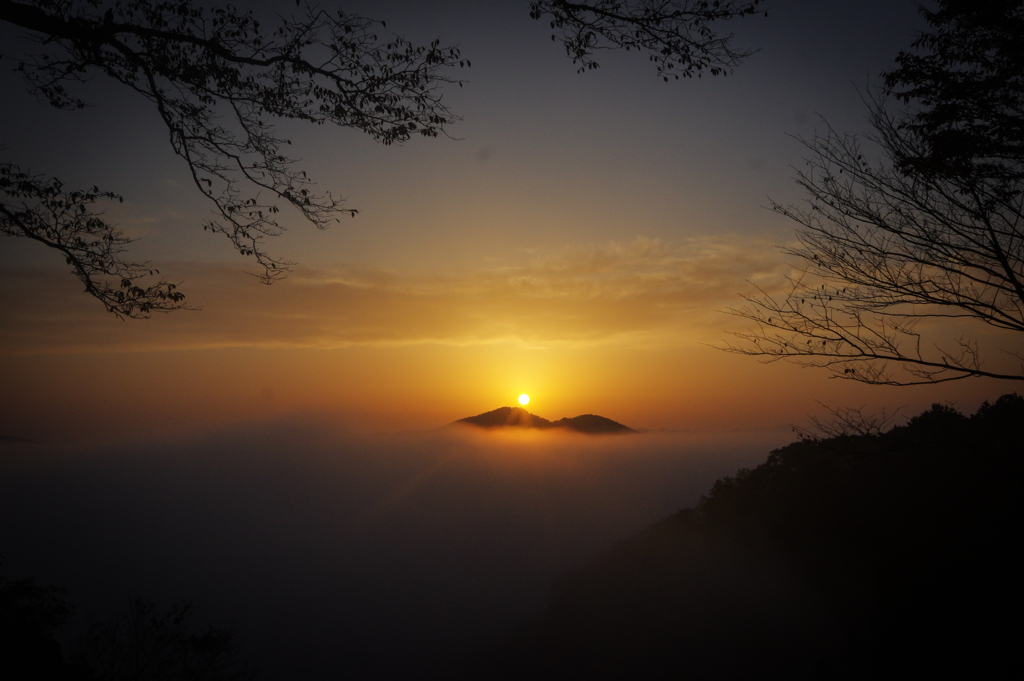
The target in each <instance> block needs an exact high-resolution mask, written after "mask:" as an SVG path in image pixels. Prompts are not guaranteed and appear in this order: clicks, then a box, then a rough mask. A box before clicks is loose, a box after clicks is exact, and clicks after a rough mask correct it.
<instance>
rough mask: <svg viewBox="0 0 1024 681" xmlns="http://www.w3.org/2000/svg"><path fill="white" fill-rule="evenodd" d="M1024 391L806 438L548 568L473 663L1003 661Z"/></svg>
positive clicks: (929, 667)
mask: <svg viewBox="0 0 1024 681" xmlns="http://www.w3.org/2000/svg"><path fill="white" fill-rule="evenodd" d="M1022 436H1024V399H1022V398H1021V397H1020V396H1018V395H1005V396H1003V397H1001V398H1000V399H999V400H998V401H996V402H995V403H994V404H988V403H986V404H984V405H982V407H981V408H980V409H979V410H978V412H977V413H976V414H974V415H973V416H971V417H970V418H968V417H965V416H963V415H962V414H960V413H959V412H957V411H956V410H955V409H952V408H951V407H947V406H942V405H935V406H933V407H932V408H931V409H929V410H928V411H926V412H924V413H922V414H920V415H919V416H917V417H915V418H913V419H911V420H910V421H909V422H908V423H907V424H906V425H904V426H900V427H896V428H893V429H891V430H889V431H888V432H886V433H884V434H881V435H873V436H840V437H835V438H829V439H822V440H818V441H809V440H804V441H799V442H795V443H793V444H791V445H788V446H787V447H783V448H782V449H779V450H776V451H773V452H772V453H771V455H770V456H769V457H768V459H767V461H766V462H765V463H764V464H762V465H760V466H758V467H756V468H754V469H752V470H740V471H739V472H737V473H736V474H735V475H733V476H731V477H727V478H724V479H721V480H719V481H718V482H716V483H715V484H714V486H713V487H712V489H711V490H710V491H709V493H708V494H707V495H706V496H705V497H703V498H702V499H701V500H700V502H699V503H698V504H697V506H696V507H695V508H692V509H687V510H684V511H680V512H679V513H678V514H676V515H674V516H672V517H670V518H667V519H665V520H663V521H661V522H659V523H657V524H656V525H654V526H653V527H651V528H650V529H648V530H647V531H645V532H644V533H642V534H640V535H637V536H634V537H632V538H630V539H628V540H626V541H624V542H622V543H621V544H620V545H618V546H616V547H615V548H614V549H613V550H612V551H610V552H609V553H607V554H605V555H603V556H600V557H598V558H597V559H595V560H593V561H592V562H591V563H590V564H588V565H587V566H585V567H584V568H583V569H582V570H580V571H579V572H576V573H573V574H569V575H566V576H565V577H564V578H563V579H562V580H560V582H559V583H558V584H557V585H556V589H555V593H554V596H553V598H552V600H551V602H550V605H549V607H548V610H547V612H546V613H545V614H544V616H543V617H542V618H541V619H540V620H539V621H537V622H535V623H533V624H532V625H530V626H528V627H526V628H525V629H524V630H523V631H522V632H521V633H520V634H519V636H518V637H517V638H515V639H513V640H511V641H510V642H508V643H507V644H506V645H505V646H503V647H501V648H499V649H497V650H495V651H492V652H491V653H490V654H489V655H487V656H484V657H482V658H480V659H478V660H476V661H475V664H473V665H470V666H469V667H468V668H467V670H464V671H465V677H466V678H471V677H473V676H474V675H475V674H479V673H481V672H482V671H486V673H487V674H488V675H489V677H490V678H524V677H526V676H527V675H529V676H530V677H538V678H550V679H566V678H570V679H572V678H581V679H582V678H588V679H594V678H597V679H613V678H669V677H671V678H677V677H678V676H679V675H680V673H681V672H682V671H683V670H685V672H686V675H687V676H690V677H693V678H749V677H752V676H754V675H757V676H765V675H767V676H775V675H777V674H778V675H782V674H785V675H786V676H787V677H797V678H811V677H814V678H868V677H871V678H879V677H888V676H894V675H899V674H914V675H929V674H932V673H938V672H940V671H942V672H944V673H947V674H948V673H953V674H958V673H962V674H968V673H970V674H973V675H979V676H1000V675H1005V674H1007V673H1011V674H1012V669H1013V668H1018V669H1019V667H1020V662H1019V660H1018V659H1017V656H1016V653H1015V650H1016V643H1015V639H1014V637H1015V633H1016V630H1015V628H1014V627H1013V626H1012V624H1007V620H1006V619H1005V618H1004V617H1003V615H1005V609H1006V607H1007V603H1008V601H1007V598H1009V594H1011V593H1014V592H1015V591H1016V589H1017V581H1018V575H1017V574H1016V573H1017V570H1016V560H1015V559H1014V558H1013V556H1015V554H1016V547H1015V545H1014V542H1013V540H1012V537H1013V536H1014V533H1015V527H1016V518H1017V517H1018V514H1019V511H1020V502H1019V494H1018V490H1019V487H1020V484H1021V475H1020V473H1021V471H1020V442H1021V438H1022Z"/></svg>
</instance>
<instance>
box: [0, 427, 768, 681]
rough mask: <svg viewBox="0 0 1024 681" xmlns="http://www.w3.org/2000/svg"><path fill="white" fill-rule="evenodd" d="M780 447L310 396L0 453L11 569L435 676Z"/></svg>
mask: <svg viewBox="0 0 1024 681" xmlns="http://www.w3.org/2000/svg"><path fill="white" fill-rule="evenodd" d="M766 449H767V447H765V446H763V445H757V444H752V443H751V442H744V441H738V440H728V439H723V438H722V437H721V436H719V437H718V439H711V440H709V439H707V438H705V439H703V440H700V439H694V437H692V436H683V435H667V434H645V435H637V436H629V437H619V438H593V437H586V436H573V435H562V436H557V435H554V434H548V433H519V434H511V435H509V436H507V437H503V436H500V435H496V434H492V433H486V432H481V433H476V432H464V431H462V430H461V429H456V430H442V431H435V432H432V433H425V434H416V435H402V436H377V437H365V436H358V435H353V434H352V433H349V432H345V431H344V430H339V429H338V428H337V427H336V426H334V425H332V424H330V423H324V422H322V421H318V420H317V419H316V418H313V417H295V418H290V419H286V420H279V421H277V422H274V423H269V424H267V423H264V424H249V425H246V426H244V427H236V428H232V429H229V430H222V431H220V432H216V433H212V434H205V435H199V436H192V437H189V438H181V439H178V440H177V441H175V442H162V441H140V442H136V443H134V444H131V445H122V446H118V447H104V448H101V449H84V448H77V447H71V448H63V449H61V448H51V447H46V446H42V445H39V446H33V445H30V446H26V447H16V448H14V449H8V450H5V451H4V456H3V457H0V517H2V518H4V519H5V525H4V545H3V547H2V548H3V552H4V554H5V557H6V558H7V564H6V565H5V566H4V570H5V573H6V574H8V575H9V576H21V575H25V574H31V575H34V576H36V577H38V578H40V579H41V580H42V581H44V582H47V583H55V584H57V585H60V586H63V587H66V588H67V589H68V598H69V599H70V600H72V601H73V602H74V603H75V604H76V605H77V606H78V607H79V610H80V612H83V613H85V614H87V615H91V616H94V617H103V616H104V609H105V608H109V607H111V606H115V605H117V604H118V603H121V602H123V601H124V598H125V594H126V593H131V594H136V595H141V596H144V597H146V598H150V599H156V600H158V601H160V602H162V603H164V604H167V603H169V602H170V601H171V600H172V599H174V598H185V599H189V600H191V601H192V602H194V603H195V604H196V605H197V606H198V608H199V614H200V615H201V616H202V617H203V618H209V619H210V620H212V621H213V622H214V623H217V624H229V623H233V624H234V625H235V626H236V628H237V630H238V633H239V634H240V636H241V642H242V645H243V653H244V654H245V656H246V658H247V659H249V661H251V662H253V663H254V664H256V666H257V668H258V670H259V672H260V676H261V677H262V678H336V677H338V676H351V677H353V678H423V677H425V676H426V674H425V673H424V672H425V670H427V669H429V668H430V667H431V666H432V665H436V664H441V663H443V662H444V658H445V655H446V654H453V655H458V654H462V653H465V652H467V651H469V650H471V649H472V648H473V647H474V646H476V645H479V644H481V643H485V642H486V641H487V640H489V639H493V638H496V637H499V636H501V635H502V634H503V633H504V632H506V631H508V630H509V629H510V628H511V627H514V626H516V625H517V624H518V623H520V622H521V621H522V620H523V619H524V618H527V617H530V616H533V615H536V614H537V613H538V612H539V611H540V608H542V607H543V605H544V603H545V601H546V600H547V597H548V594H549V589H550V586H551V585H552V583H553V581H554V580H555V579H556V578H557V576H558V575H559V574H561V573H562V572H564V571H566V570H570V569H576V568H578V567H580V566H581V565H582V564H583V563H584V562H585V561H586V560H587V559H589V558H590V557H591V556H592V555H594V554H595V553H596V552H599V551H603V550H605V549H608V548H610V547H611V545H612V544H613V543H614V542H616V541H618V540H620V539H622V538H624V537H626V536H628V535H630V534H632V533H634V532H636V531H638V530H640V529H642V528H643V527H645V526H646V525H647V524H649V523H651V522H653V521H655V520H657V519H659V518H661V517H663V516H665V515H667V514H669V513H672V512H674V511H675V510H677V509H679V508H681V507H684V506H688V505H691V504H693V503H694V502H695V501H696V500H697V498H698V497H699V495H700V494H702V493H704V492H705V491H707V489H708V488H709V486H710V484H711V482H712V481H713V480H715V479H716V478H718V477H720V476H722V475H725V474H729V473H732V472H733V471H734V470H735V469H736V468H737V467H739V466H749V465H751V464H753V463H755V462H757V461H760V460H763V458H764V455H765V451H766ZM342 670H345V673H342Z"/></svg>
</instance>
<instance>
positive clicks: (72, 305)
mask: <svg viewBox="0 0 1024 681" xmlns="http://www.w3.org/2000/svg"><path fill="white" fill-rule="evenodd" d="M523 260H524V262H522V263H521V264H518V265H514V266H506V267H497V268H490V269H486V268H479V269H476V270H469V271H464V272H457V273H451V274H447V275H434V276H426V275H421V276H414V275H408V274H403V273H399V272H389V271H385V270H380V269H374V268H367V267H338V268H335V269H330V270H300V271H298V272H296V274H295V275H294V276H293V277H292V278H291V279H290V280H288V281H286V282H284V283H281V284H279V285H275V286H272V287H269V288H264V287H259V286H256V285H255V283H254V282H253V281H252V280H250V279H249V278H248V277H244V276H241V275H240V273H239V272H238V270H236V269H234V268H229V267H226V266H222V265H200V264H189V265H181V266H174V267H173V268H169V269H171V270H173V271H174V273H175V275H177V276H179V277H180V278H181V279H183V280H184V283H183V287H182V288H183V289H184V290H186V291H187V292H188V293H189V294H190V296H191V297H190V300H192V301H194V304H196V305H201V306H202V308H203V310H202V311H201V312H179V313H175V314H172V315H169V316H166V317H159V318H156V319H153V320H151V321H149V322H146V323H144V324H139V323H134V322H129V323H125V324H122V323H120V322H117V321H116V320H112V319H109V318H108V315H104V314H103V313H102V311H100V310H99V309H98V307H97V306H96V304H95V303H94V302H93V301H91V300H89V299H88V298H86V297H85V296H83V295H82V294H80V293H78V292H77V290H76V286H75V284H74V282H73V280H71V278H70V277H69V276H68V275H66V274H60V273H55V272H52V271H41V270H33V271H24V270H22V271H9V272H7V273H6V274H4V275H2V276H0V294H2V295H0V306H2V309H0V313H2V315H3V319H4V322H3V326H2V327H0V334H2V335H0V342H2V344H3V346H4V347H5V348H7V349H8V351H14V352H22V353H24V352H32V353H34V352H61V351H95V350H103V351H110V350H144V349H177V348H209V347H243V346H250V347H318V348H335V347H345V346H350V345H378V346H387V345H406V344H415V343H441V344H452V345H471V344H487V343H496V342H509V341H513V342H521V343H526V344H533V345H557V344H584V345H594V344H608V343H631V344H660V343H664V342H678V341H679V340H680V339H681V338H683V337H685V338H691V339H692V338H693V337H694V335H695V334H696V335H700V333H701V332H702V331H706V330H708V329H709V328H715V327H719V326H721V324H722V323H723V321H724V320H723V318H722V317H721V316H720V315H717V314H716V313H715V310H717V309H720V308H721V307H724V306H727V305H729V304H730V303H732V302H733V300H734V297H735V294H736V293H737V292H741V291H743V290H745V288H746V287H747V285H746V283H745V281H747V280H763V279H766V278H771V277H772V276H774V275H776V274H778V273H779V272H780V271H782V269H784V267H785V266H784V265H783V264H782V263H781V259H780V256H779V254H778V252H777V250H776V249H775V248H774V247H773V246H772V245H771V244H769V243H767V242H756V241H750V240H746V241H744V240H739V239H725V238H717V239H712V238H703V239H692V240H689V241H686V242H685V243H683V244H682V245H676V246H674V245H670V244H667V243H665V242H663V241H659V240H654V239H646V238H637V239H635V240H633V241H631V242H627V243H615V242H613V243H607V244H603V245H594V246H589V247H581V248H573V249H565V250H563V251H561V252H558V253H527V254H526V255H525V256H524V258H523ZM70 329H73V330H74V333H70V334H69V333H68V331H69V330H70Z"/></svg>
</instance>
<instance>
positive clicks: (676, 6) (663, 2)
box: [530, 0, 767, 82]
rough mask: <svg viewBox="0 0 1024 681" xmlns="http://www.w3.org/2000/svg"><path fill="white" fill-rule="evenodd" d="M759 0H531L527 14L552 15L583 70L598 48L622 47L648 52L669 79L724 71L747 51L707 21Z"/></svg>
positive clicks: (743, 10) (746, 10) (747, 10)
mask: <svg viewBox="0 0 1024 681" xmlns="http://www.w3.org/2000/svg"><path fill="white" fill-rule="evenodd" d="M763 1H764V0H746V1H740V2H733V1H732V0H727V1H724V2H722V1H718V0H716V1H714V2H707V1H706V0H584V1H580V2H569V1H568V0H539V1H538V2H532V3H530V16H532V17H533V18H534V19H540V18H541V17H550V18H551V23H550V25H551V28H552V29H553V30H556V31H559V32H561V41H562V45H564V46H565V53H566V54H567V55H568V56H569V57H571V58H572V60H573V63H574V64H577V63H578V64H579V65H580V66H579V71H580V72H581V73H582V72H583V71H587V70H589V69H595V68H597V67H598V63H597V62H596V61H594V52H595V51H596V50H602V49H618V48H625V49H626V50H638V51H640V52H647V53H648V58H649V59H650V60H651V61H652V62H653V63H654V64H655V66H656V67H657V69H658V75H659V76H661V77H662V78H663V79H664V80H665V81H666V82H667V81H668V80H669V76H672V77H674V78H675V79H676V80H678V79H679V76H683V77H684V78H692V77H693V76H694V75H696V76H697V77H698V78H699V77H700V76H701V74H702V73H703V72H704V71H705V70H707V72H708V73H710V74H711V75H713V76H717V75H726V74H728V73H730V72H731V71H732V69H733V68H734V67H736V66H737V65H739V63H740V62H742V61H743V60H744V59H745V58H747V57H749V56H750V55H751V54H752V52H751V51H750V50H742V49H738V48H736V47H734V46H733V45H732V37H733V36H732V34H728V35H722V34H720V33H717V32H716V31H715V29H714V27H712V25H711V24H713V23H714V22H723V21H727V20H729V19H735V18H739V17H744V16H749V15H751V14H755V13H757V12H758V11H760V10H759V8H758V6H759V5H760V4H761V3H762V2H763ZM765 14H766V15H767V12H765ZM551 39H552V40H558V39H559V38H558V36H557V35H555V34H552V36H551Z"/></svg>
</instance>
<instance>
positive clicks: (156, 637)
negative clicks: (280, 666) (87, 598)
mask: <svg viewBox="0 0 1024 681" xmlns="http://www.w3.org/2000/svg"><path fill="white" fill-rule="evenodd" d="M192 613H193V608H192V606H191V605H189V604H178V605H174V606H172V607H171V608H169V609H168V610H167V611H165V612H164V611H159V610H157V608H156V606H155V604H153V603H151V602H148V601H145V600H143V599H141V598H136V599H134V600H133V601H132V602H131V604H130V606H129V608H128V611H127V613H125V614H124V615H123V616H122V617H121V618H120V619H118V620H116V621H114V622H102V623H95V624H93V625H92V626H91V627H90V628H89V631H88V633H87V634H86V635H85V636H84V637H83V639H82V640H81V642H80V643H79V651H78V654H77V658H78V659H79V660H80V661H81V664H82V665H83V666H86V667H87V668H90V669H93V670H95V672H96V673H97V674H98V675H99V677H100V678H102V679H108V680H109V681H149V680H152V681H160V680H162V679H180V680H181V681H236V680H241V679H248V678H251V677H252V673H251V672H250V671H249V670H248V669H247V668H246V667H245V665H244V664H243V663H241V662H240V661H239V659H238V656H237V651H236V649H235V646H234V641H233V634H232V632H231V631H230V630H228V629H215V628H213V627H207V628H206V629H204V630H202V631H199V632H197V631H195V629H194V627H193V626H192V624H191V618H192Z"/></svg>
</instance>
